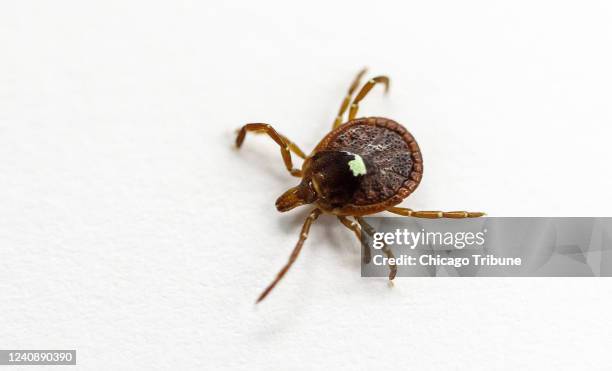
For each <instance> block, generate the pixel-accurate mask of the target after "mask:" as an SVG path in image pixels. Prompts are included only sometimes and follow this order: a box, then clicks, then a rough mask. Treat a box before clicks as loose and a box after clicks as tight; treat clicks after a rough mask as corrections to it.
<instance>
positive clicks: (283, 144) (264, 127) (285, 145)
mask: <svg viewBox="0 0 612 371" xmlns="http://www.w3.org/2000/svg"><path fill="white" fill-rule="evenodd" d="M247 132H255V133H261V134H268V135H269V136H270V138H272V139H273V140H274V141H275V142H276V143H277V144H278V145H279V146H280V151H281V156H283V161H284V162H285V167H286V168H287V170H289V172H290V173H291V175H293V176H297V177H301V176H302V171H301V170H300V169H296V168H294V167H293V161H291V153H290V152H289V151H292V152H293V153H295V154H296V155H298V156H299V157H301V158H306V155H304V152H302V150H301V149H300V148H299V147H298V146H297V145H295V144H294V143H293V142H291V141H290V140H289V139H287V137H285V136H283V135H281V134H279V133H278V132H277V131H276V130H274V128H273V127H272V126H270V125H268V124H260V123H257V124H246V125H244V126H243V127H242V128H241V129H240V130H239V131H238V136H237V137H236V147H238V148H240V146H241V145H242V142H244V137H245V136H246V133H247Z"/></svg>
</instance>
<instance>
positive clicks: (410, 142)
mask: <svg viewBox="0 0 612 371" xmlns="http://www.w3.org/2000/svg"><path fill="white" fill-rule="evenodd" d="M318 151H338V152H344V153H347V154H353V155H358V156H359V158H360V159H361V160H362V161H363V163H364V164H365V169H364V171H362V174H360V175H359V176H358V177H356V179H355V180H356V182H355V184H351V186H350V189H347V190H346V191H347V192H349V191H350V192H351V194H350V197H346V196H345V197H344V200H345V202H344V204H342V205H339V204H338V202H333V203H331V202H326V200H322V201H321V202H320V203H322V204H323V205H322V206H323V207H325V208H326V209H333V212H334V213H336V214H338V215H349V214H354V213H355V212H358V213H359V214H360V215H366V214H370V213H374V212H378V211H381V210H384V209H385V208H387V207H389V206H392V205H396V204H398V203H400V202H401V201H402V200H403V199H404V198H406V197H407V196H408V195H410V193H412V192H413V191H414V190H415V189H416V187H417V186H418V184H419V182H420V180H421V176H422V173H423V161H422V158H421V152H420V150H419V147H418V144H417V143H416V141H415V140H414V138H413V137H412V135H411V134H410V133H409V132H408V131H407V130H406V129H405V128H404V127H403V126H401V125H400V124H398V123H397V122H395V121H393V120H390V119H386V118H382V117H369V118H360V119H356V120H353V121H349V122H347V123H346V124H344V125H342V126H340V127H338V128H337V129H335V130H334V131H332V132H331V133H329V134H328V135H327V136H326V137H325V138H324V139H323V140H322V141H321V143H319V145H318V146H317V148H316V149H315V153H316V152H318ZM347 166H348V165H347ZM347 169H348V168H347Z"/></svg>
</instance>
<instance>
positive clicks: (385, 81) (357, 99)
mask: <svg viewBox="0 0 612 371" xmlns="http://www.w3.org/2000/svg"><path fill="white" fill-rule="evenodd" d="M381 83H382V84H384V85H385V93H386V92H388V91H389V78H388V77H387V76H376V77H374V78H372V79H370V80H369V81H368V82H366V83H365V85H364V86H363V87H362V88H361V90H360V91H359V93H357V96H356V97H355V99H353V103H351V110H350V111H349V121H350V120H353V119H354V118H355V117H356V116H357V111H358V110H359V102H361V100H362V99H363V98H365V96H366V95H368V93H369V92H370V90H372V88H373V87H374V85H376V84H381Z"/></svg>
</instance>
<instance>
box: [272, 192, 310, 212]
mask: <svg viewBox="0 0 612 371" xmlns="http://www.w3.org/2000/svg"><path fill="white" fill-rule="evenodd" d="M299 191H300V189H299V188H298V187H293V188H291V189H289V190H288V191H287V192H285V193H283V194H282V195H281V196H280V197H279V198H278V199H277V200H276V209H277V210H278V211H280V212H284V211H289V210H291V209H293V208H295V207H298V206H300V205H304V200H302V199H301V198H300V197H299Z"/></svg>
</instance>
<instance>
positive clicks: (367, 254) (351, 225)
mask: <svg viewBox="0 0 612 371" xmlns="http://www.w3.org/2000/svg"><path fill="white" fill-rule="evenodd" d="M338 220H340V223H342V224H344V226H345V227H347V228H348V229H350V230H351V231H353V232H355V236H357V239H358V240H359V244H360V245H361V248H362V250H363V263H364V264H368V263H370V261H371V260H372V252H371V251H370V246H368V245H366V244H362V243H361V227H359V224H358V223H356V222H354V221H352V220H350V219H349V218H347V217H345V216H339V217H338Z"/></svg>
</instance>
